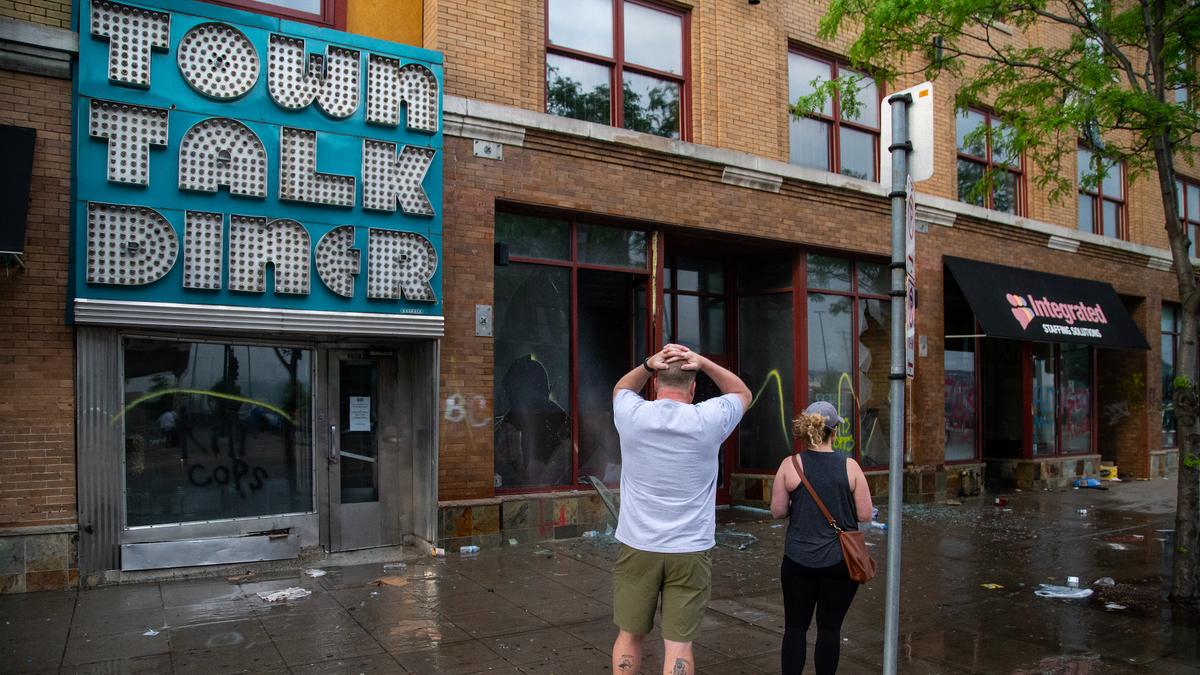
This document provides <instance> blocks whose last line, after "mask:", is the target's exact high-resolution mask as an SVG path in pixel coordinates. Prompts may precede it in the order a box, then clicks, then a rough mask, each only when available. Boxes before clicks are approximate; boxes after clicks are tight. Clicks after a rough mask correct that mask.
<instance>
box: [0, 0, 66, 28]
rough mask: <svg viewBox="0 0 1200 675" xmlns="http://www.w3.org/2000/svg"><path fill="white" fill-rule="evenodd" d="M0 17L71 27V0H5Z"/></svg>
mask: <svg viewBox="0 0 1200 675" xmlns="http://www.w3.org/2000/svg"><path fill="white" fill-rule="evenodd" d="M0 17H5V18H9V19H18V20H20V21H28V22H30V23H37V24H41V25H43V26H52V27H54V28H70V27H71V2H70V0H4V1H3V2H0Z"/></svg>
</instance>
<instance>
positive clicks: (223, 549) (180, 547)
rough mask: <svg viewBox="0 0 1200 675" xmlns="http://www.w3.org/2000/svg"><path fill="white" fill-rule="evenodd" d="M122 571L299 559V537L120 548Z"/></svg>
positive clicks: (230, 538) (126, 545)
mask: <svg viewBox="0 0 1200 675" xmlns="http://www.w3.org/2000/svg"><path fill="white" fill-rule="evenodd" d="M121 551H122V553H123V554H124V555H123V556H122V558H121V562H122V569H123V570H158V569H166V568H169V567H194V566H197V565H227V564H229V563H240V562H258V561H261V560H288V559H291V558H298V557H299V556H300V537H298V536H296V535H294V534H291V535H288V536H286V537H279V538H276V539H272V538H271V537H267V536H261V537H222V538H219V539H194V540H191V541H160V542H152V543H146V544H125V545H123V546H121Z"/></svg>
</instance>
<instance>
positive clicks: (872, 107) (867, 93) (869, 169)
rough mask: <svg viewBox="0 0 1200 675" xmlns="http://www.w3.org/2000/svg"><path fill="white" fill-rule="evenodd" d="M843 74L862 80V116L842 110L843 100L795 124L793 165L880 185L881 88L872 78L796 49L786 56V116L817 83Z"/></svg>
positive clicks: (792, 126)
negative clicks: (856, 76) (858, 77)
mask: <svg viewBox="0 0 1200 675" xmlns="http://www.w3.org/2000/svg"><path fill="white" fill-rule="evenodd" d="M845 74H853V75H860V76H861V77H862V79H861V80H859V83H858V86H859V91H858V96H857V98H858V102H859V103H860V104H861V106H860V107H859V109H858V114H852V113H851V112H850V111H849V110H848V109H846V108H844V107H843V106H842V101H841V99H840V98H839V97H837V96H834V97H833V98H832V99H830V100H827V101H826V102H825V107H824V108H822V109H821V110H820V111H818V112H816V113H814V114H812V115H805V116H803V117H799V118H794V117H793V118H792V120H791V123H790V124H789V125H788V136H789V146H790V147H789V158H790V161H791V163H792V164H796V165H799V166H806V167H808V168H810V169H819V170H821V171H832V172H834V173H840V174H842V175H844V176H851V177H853V178H861V179H863V180H869V181H875V180H878V176H877V174H878V170H877V169H876V167H877V166H879V88H878V87H877V86H876V84H875V80H874V79H872V78H871V77H868V76H866V75H863V74H862V73H858V72H856V71H853V70H851V69H850V68H849V67H848V66H847V65H846V64H845V63H842V62H839V61H837V60H836V59H832V58H828V57H825V56H819V55H816V54H810V53H805V52H801V51H798V50H796V49H794V48H793V49H792V51H790V52H789V53H788V110H789V112H790V111H791V106H793V105H795V103H796V99H798V98H800V97H801V96H805V95H808V94H811V93H812V92H813V85H812V83H813V81H814V80H820V81H822V82H828V81H830V80H835V79H837V78H838V77H841V76H842V75H845Z"/></svg>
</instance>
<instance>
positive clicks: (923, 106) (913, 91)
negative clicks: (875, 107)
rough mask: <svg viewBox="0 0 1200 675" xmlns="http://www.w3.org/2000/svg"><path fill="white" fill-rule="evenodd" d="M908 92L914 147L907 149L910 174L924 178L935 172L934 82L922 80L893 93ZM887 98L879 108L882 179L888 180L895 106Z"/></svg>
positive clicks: (911, 140) (921, 179) (880, 178)
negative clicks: (893, 107)
mask: <svg viewBox="0 0 1200 675" xmlns="http://www.w3.org/2000/svg"><path fill="white" fill-rule="evenodd" d="M904 94H908V95H910V96H912V103H910V104H909V105H908V139H907V140H909V141H910V142H911V143H912V149H911V150H909V151H908V175H910V176H912V179H913V181H915V182H918V183H919V182H921V181H923V180H928V179H929V178H931V177H932V176H933V83H932V82H922V83H921V84H918V85H917V86H915V87H909V88H908V89H905V90H904V91H898V92H896V93H895V94H893V95H892V96H900V95H904ZM892 96H887V97H885V98H884V100H883V103H882V105H881V106H880V108H879V134H880V137H879V182H881V183H883V184H884V185H887V184H888V176H891V175H892V153H891V151H890V150H889V149H888V148H889V147H891V145H892V106H891V104H890V103H888V100H889V99H891V98H892Z"/></svg>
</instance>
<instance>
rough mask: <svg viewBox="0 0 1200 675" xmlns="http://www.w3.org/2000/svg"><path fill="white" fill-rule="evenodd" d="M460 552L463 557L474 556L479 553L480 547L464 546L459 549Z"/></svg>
mask: <svg viewBox="0 0 1200 675" xmlns="http://www.w3.org/2000/svg"><path fill="white" fill-rule="evenodd" d="M458 552H459V553H460V554H462V555H473V554H475V553H479V547H478V546H463V547H461V548H459V549H458Z"/></svg>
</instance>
